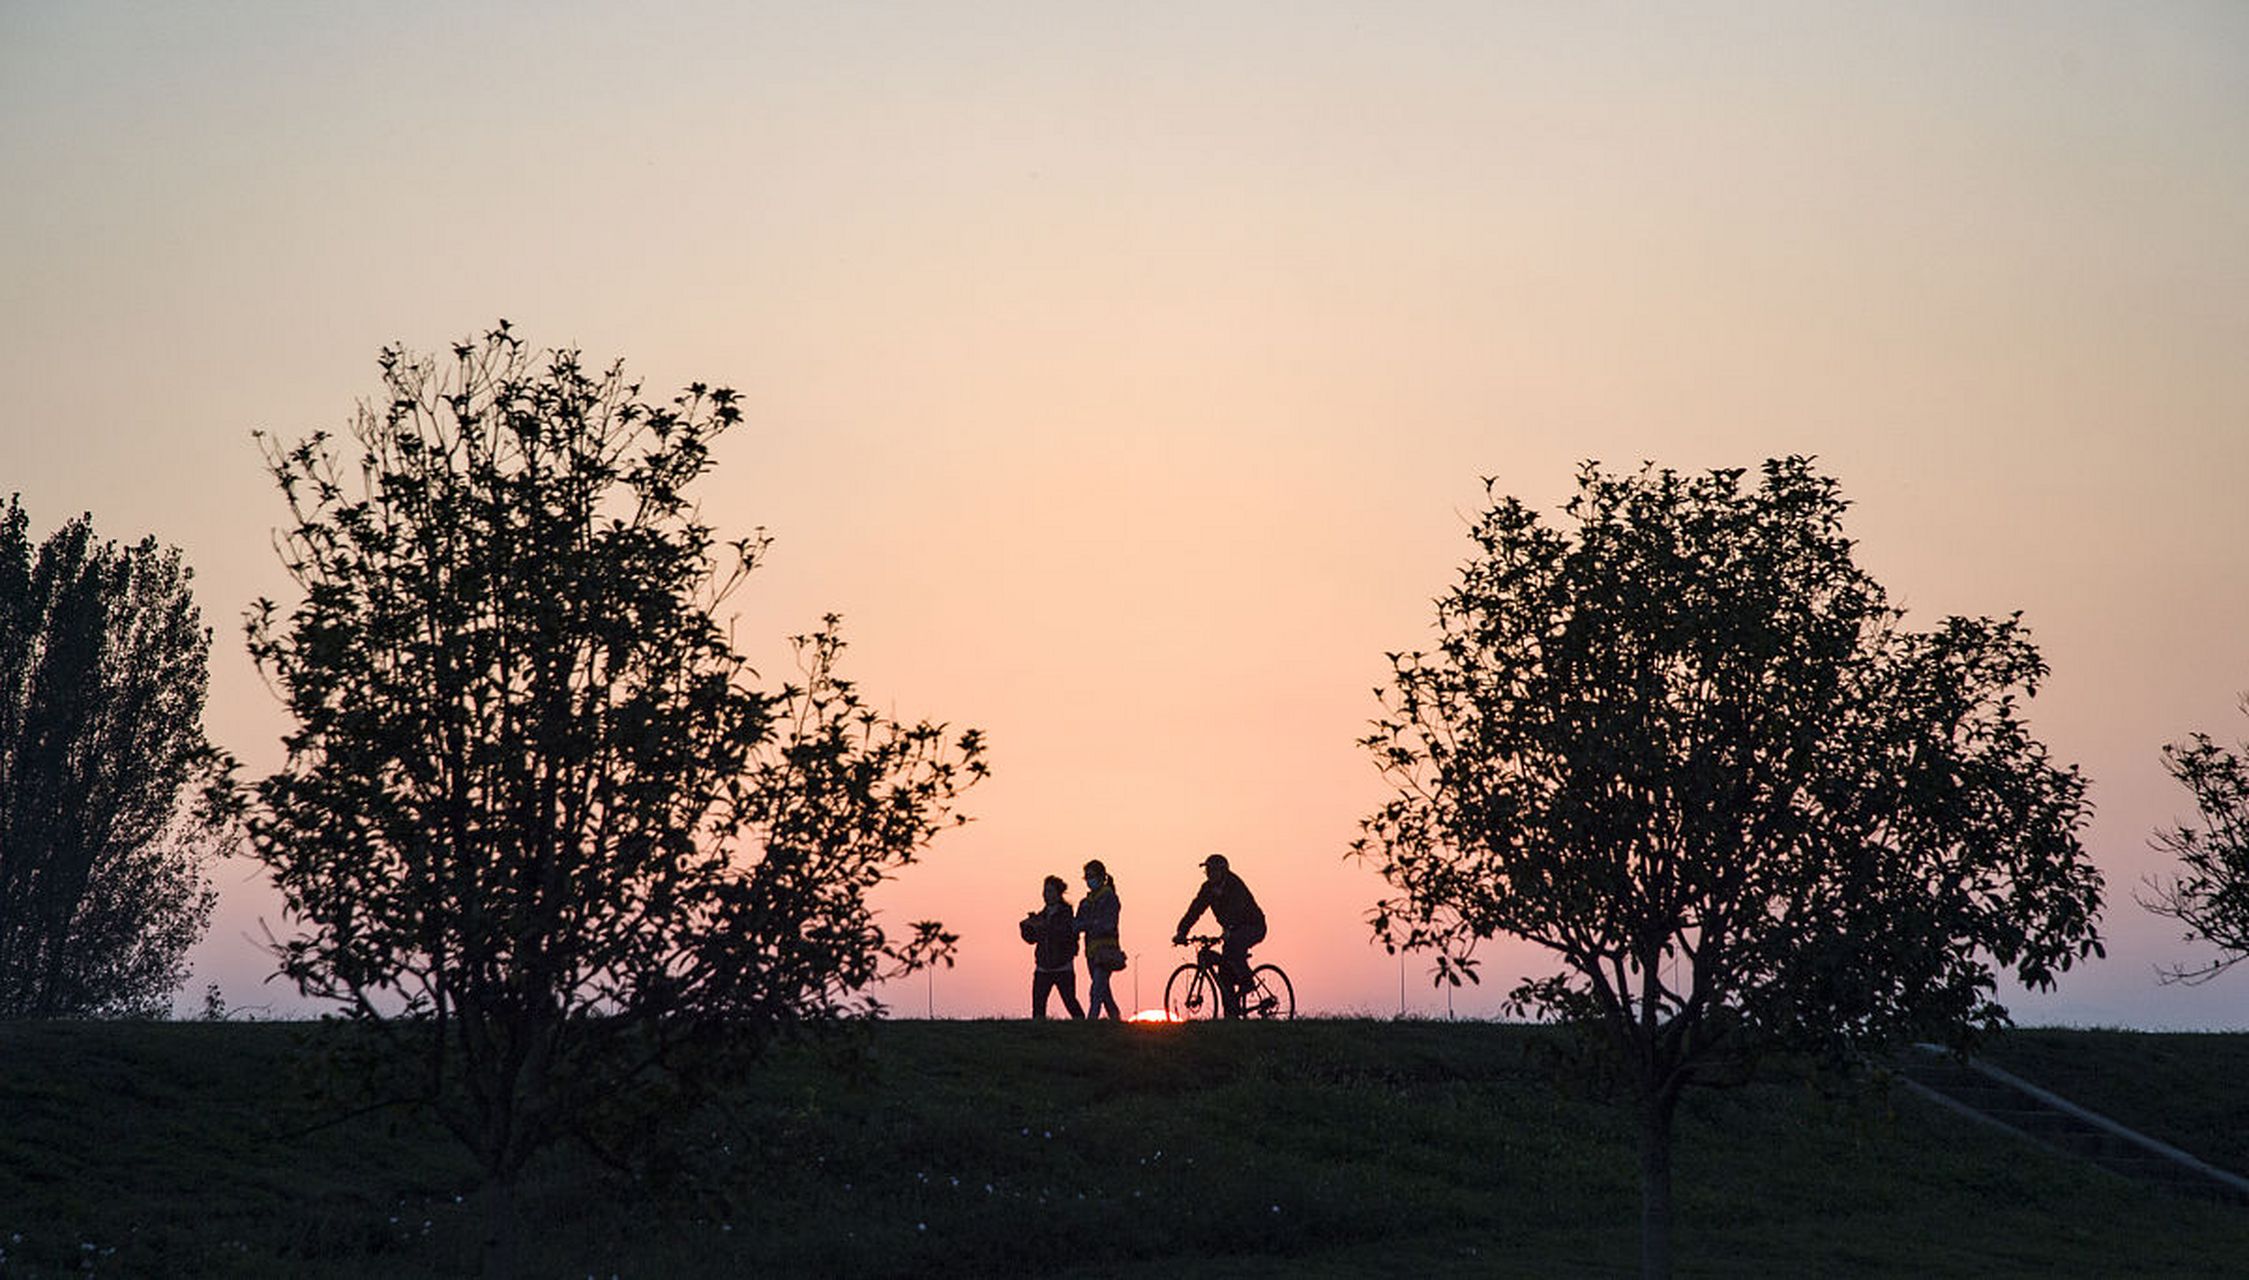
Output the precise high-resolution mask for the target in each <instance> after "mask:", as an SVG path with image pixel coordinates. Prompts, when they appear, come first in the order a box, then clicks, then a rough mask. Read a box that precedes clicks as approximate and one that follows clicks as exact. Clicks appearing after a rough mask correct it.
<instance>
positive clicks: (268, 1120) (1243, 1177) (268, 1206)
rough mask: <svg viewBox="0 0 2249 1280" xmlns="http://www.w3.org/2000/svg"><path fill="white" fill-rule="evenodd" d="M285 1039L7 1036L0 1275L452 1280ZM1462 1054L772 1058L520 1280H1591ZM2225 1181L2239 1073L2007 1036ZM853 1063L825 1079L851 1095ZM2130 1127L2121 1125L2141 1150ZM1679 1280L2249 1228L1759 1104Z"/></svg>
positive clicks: (1540, 1063) (1341, 1045)
mask: <svg viewBox="0 0 2249 1280" xmlns="http://www.w3.org/2000/svg"><path fill="white" fill-rule="evenodd" d="M320 1034H321V1032H320V1031H319V1030H318V1029H317V1028H308V1027H303V1026H289V1025H279V1024H198V1023H178V1024H138V1025H135V1024H91V1023H61V1024H28V1025H7V1026H0V1250H5V1259H4V1260H0V1273H4V1274H6V1275H8V1276H35V1275H78V1276H82V1275H87V1274H94V1275H120V1276H123V1275H161V1276H174V1275H180V1276H196V1275H202V1276H299V1275H344V1276H394V1275H408V1276H411V1275H454V1274H463V1273H469V1272H473V1270H474V1268H475V1265H476V1259H477V1252H478V1242H479V1239H480V1236H481V1232H480V1227H481V1218H480V1216H479V1215H478V1213H477V1212H476V1210H475V1205H474V1200H475V1188H474V1179H473V1175H472V1172H471V1170H470V1168H469V1167H468V1165H467V1162H466V1161H465V1160H464V1159H463V1158H462V1157H461V1156H460V1155H458V1154H457V1153H456V1152H455V1150H454V1149H453V1148H452V1146H451V1145H450V1142H449V1140H447V1139H446V1138H445V1137H444V1136H443V1135H441V1134H439V1133H437V1132H435V1131H434V1130H433V1129H432V1128H430V1127H429V1126H428V1125H427V1124H426V1123H424V1122H422V1121H420V1120H418V1119H415V1118H412V1117H402V1116H401V1117H382V1116H370V1117H362V1118H359V1119H355V1120H350V1121H347V1122H342V1123H324V1122H326V1121H329V1120H330V1119H331V1117H330V1116H329V1115H328V1114H327V1113H326V1112H325V1111H324V1110H323V1109H322V1105H321V1104H320V1103H318V1102H317V1101H315V1100H314V1099H315V1095H316V1091H313V1090H311V1089H310V1088H309V1086H308V1083H307V1082H306V1080H305V1079H304V1078H303V1076H302V1073H301V1071H300V1069H299V1068H298V1067H297V1066H296V1065H295V1063H296V1061H297V1060H298V1056H299V1055H298V1054H297V1052H296V1046H297V1042H299V1041H300V1040H302V1039H304V1038H305V1037H308V1036H318V1035H320ZM1553 1047H1554V1041H1553V1040H1552V1038H1551V1037H1549V1036H1547V1035H1546V1034H1545V1033H1542V1032H1539V1031H1536V1030H1533V1029H1526V1028H1520V1027H1504V1026H1494V1025H1490V1024H1472V1023H1460V1024H1445V1023H1412V1022H1408V1023H1390V1022H1374V1021H1334V1022H1328V1021H1312V1022H1299V1023H1295V1024H1286V1025H1274V1026H1241V1027H1235V1026H1193V1027H1168V1028H1144V1027H1135V1026H1114V1025H1098V1026H1093V1025H1082V1024H1068V1023H1052V1024H1046V1025H1034V1024H1029V1023H975V1022H959V1023H944V1022H941V1023H918V1022H901V1023H888V1024H883V1025H880V1026H877V1027H875V1028H873V1029H872V1032H871V1034H870V1035H869V1036H868V1038H867V1040H866V1043H865V1055H864V1057H863V1059H861V1060H860V1061H859V1064H858V1066H857V1067H856V1068H852V1069H845V1068H844V1067H842V1066H839V1065H838V1061H837V1059H836V1058H835V1056H834V1055H833V1054H830V1053H822V1052H814V1051H810V1050H792V1051H789V1052H786V1053H783V1054H781V1055H780V1056H779V1057H777V1058H776V1059H775V1060H774V1061H773V1062H772V1063H771V1065H770V1068H769V1069H768V1070H766V1071H763V1072H761V1073H759V1074H758V1075H757V1076H755V1077H753V1078H751V1079H747V1080H744V1081H742V1082H739V1084H738V1086H737V1087H735V1088H733V1089H732V1090H730V1092H729V1096H728V1098H727V1100H726V1101H727V1106H726V1108H725V1112H724V1113H723V1114H720V1113H708V1114H699V1115H698V1116H696V1117H694V1118H692V1120H690V1119H689V1118H684V1117H683V1118H682V1119H681V1121H680V1123H679V1125H678V1127H677V1132H675V1133H673V1134H671V1135H668V1136H667V1137H666V1139H665V1140H666V1142H667V1143H668V1144H670V1145H672V1146H676V1148H677V1149H678V1151H679V1153H680V1155H681V1158H682V1159H683V1160H684V1161H685V1162H686V1164H687V1165H689V1166H691V1167H693V1168H694V1169H696V1170H697V1171H698V1172H697V1176H696V1177H695V1178H694V1179H692V1181H681V1180H676V1179H675V1180H667V1181H663V1182H651V1181H642V1182H633V1181H629V1180H624V1179H621V1178H619V1177H618V1176H616V1175H614V1174H611V1173H609V1172H607V1171H606V1170H605V1169H604V1168H602V1167H601V1166H598V1165H595V1164H594V1163H592V1162H591V1161H589V1160H587V1159H585V1158H583V1157H581V1156H578V1155H575V1154H572V1153H570V1152H562V1153H558V1154H557V1155H556V1156H555V1157H554V1158H552V1159H549V1160H548V1161H546V1162H545V1163H544V1164H543V1165H541V1166H539V1167H538V1168H537V1169H536V1170H535V1171H534V1173H533V1175H532V1176H531V1177H530V1178H529V1180H528V1183H527V1185H526V1187H525V1189H524V1193H523V1197H522V1209H523V1215H524V1231H523V1240H522V1250H523V1252H522V1263H523V1271H524V1273H525V1274H527V1275H538V1276H584V1275H598V1276H610V1275H618V1276H674V1275H689V1276H694V1275H709V1276H720V1275H725V1276H794V1275H806V1276H839V1277H841V1276H848V1277H853V1278H854V1280H858V1278H862V1277H890V1276H900V1277H903V1276H1010V1275H1057V1276H1063V1275H1066V1276H1104V1277H1150V1278H1153V1277H1159V1276H1164V1277H1169V1276H1214V1277H1250V1276H1259V1277H1281V1276H1288V1277H1298V1276H1401V1277H1404V1276H1451V1275H1459V1276H1610V1275H1623V1274H1630V1273H1631V1272H1632V1271H1633V1270H1634V1269H1635V1266H1636V1260H1637V1247H1638V1244H1637V1230H1638V1225H1637V1212H1638V1188H1637V1183H1636V1180H1635V1172H1634V1171H1635V1168H1636V1165H1635V1154H1634V1147H1633V1136H1632V1134H1633V1130H1632V1125H1631V1120H1630V1116H1629V1115H1628V1114H1627V1113H1626V1112H1625V1111H1624V1110H1623V1109H1622V1107H1621V1106H1619V1105H1615V1104H1612V1103H1608V1102H1605V1101H1603V1100H1602V1099H1601V1098H1599V1097H1598V1096H1597V1093H1596V1091H1594V1090H1591V1089H1588V1088H1586V1087H1584V1084H1583V1082H1582V1080H1580V1079H1578V1078H1576V1077H1575V1075H1574V1073H1572V1072H1570V1071H1569V1070H1568V1069H1566V1068H1559V1069H1558V1068H1557V1066H1556V1058H1555V1055H1554V1053H1553V1052H1552V1049H1553ZM1992 1056H1993V1058H1994V1060H1996V1061H2000V1062H2002V1063H2003V1064H2005V1065H2007V1066H2008V1067H2009V1068H2010V1069H2013V1070H2015V1071H2017V1072H2018V1073H2019V1074H2023V1075H2026V1076H2029V1077H2030V1078H2032V1079H2034V1080H2040V1081H2041V1082H2043V1083H2046V1084H2048V1085H2049V1086H2050V1087H2052V1088H2055V1089H2056V1090H2057V1091H2059V1092H2062V1093H2064V1094H2065V1095H2069V1096H2075V1097H2079V1098H2080V1099H2081V1100H2083V1101H2086V1102H2088V1103H2089V1104H2091V1105H2094V1106H2096V1107H2104V1108H2106V1109H2110V1110H2112V1111H2114V1112H2115V1113H2116V1114H2118V1115H2119V1116H2120V1117H2123V1118H2126V1119H2127V1120H2129V1121H2131V1122H2134V1123H2137V1124H2140V1125H2142V1126H2143V1127H2145V1128H2147V1129H2149V1130H2150V1131H2152V1132H2154V1133H2155V1134H2156V1135H2157V1136H2159V1137H2163V1138H2165V1139H2166V1140H2168V1141H2171V1142H2173V1143H2175V1144H2177V1145H2180V1146H2183V1147H2186V1148H2188V1149H2190V1150H2194V1151H2196V1152H2197V1153H2198V1154H2200V1155H2203V1156H2204V1157H2205V1158H2208V1159H2211V1160H2213V1161H2215V1162H2218V1163H2220V1164H2225V1165H2228V1166H2229V1167H2233V1168H2236V1169H2240V1168H2241V1167H2242V1165H2243V1163H2244V1160H2243V1158H2242V1157H2243V1155H2244V1154H2245V1148H2244V1130H2245V1129H2249V1125H2244V1124H2243V1123H2242V1122H2243V1120H2244V1118H2245V1117H2244V1114H2243V1108H2242V1103H2241V1099H2242V1096H2243V1094H2242V1090H2241V1087H2240V1081H2241V1080H2242V1079H2243V1078H2244V1070H2245V1068H2249V1037H2245V1036H2233V1035H2225V1036H2220V1035H2209V1036H2150V1035H2139V1034H2133V1033H2121V1032H2097V1033H2096V1032H2046V1031H2036V1032H2018V1033H2015V1034H2014V1035H2012V1036H2010V1037H2009V1038H2007V1039H2006V1040H2005V1041H2004V1042H2003V1043H2001V1044H2000V1045H1998V1046H1996V1047H1995V1048H1994V1050H1993V1054H1992ZM846 1061H848V1059H847V1060H846ZM2135 1105H2136V1106H2137V1109H2136V1110H2135ZM1676 1167H1677V1179H1678V1207H1679V1221H1678V1226H1677V1243H1678V1252H1679V1264H1680V1266H1679V1269H1680V1272H1681V1274H1683V1275H1692V1276H1743V1275H1782V1276H1808V1275H1825V1276H1835V1275H1895V1276H1929V1275H1959V1276H2050V1275H2087V1276H2116V1275H2147V1276H2194V1275H2208V1276H2228V1275H2231V1276H2238V1275H2241V1274H2244V1272H2245V1271H2249V1263H2245V1262H2244V1260H2245V1259H2249V1211H2245V1210H2241V1209H2235V1208H2227V1207H2223V1206H2219V1205H2214V1204H2207V1203H2202V1202H2198V1201H2192V1200H2185V1199H2180V1198H2176V1197H2174V1196H2171V1195H2168V1194H2165V1193H2163V1192H2159V1191H2154V1190H2150V1189H2144V1188H2142V1187H2139V1186H2137V1185H2135V1184H2130V1183H2126V1182H2122V1181H2120V1180H2118V1179H2116V1178H2113V1177H2111V1176H2109V1175H2107V1174H2104V1173H2101V1172H2099V1171H2097V1170H2094V1169H2092V1168H2089V1167H2086V1166H2082V1165H2079V1164H2075V1163H2073V1162H2071V1161H2069V1160H2066V1159H2064V1158H2062V1157H2058V1156H2051V1155H2048V1154H2046V1153H2045V1152H2043V1151H2042V1150H2041V1149H2038V1148H2035V1147H2031V1146H2028V1145H2026V1144H2023V1143H2020V1142H2017V1141H2014V1140H2012V1139H2009V1138H2008V1137H2006V1136H2004V1135H2000V1134H1995V1133H1991V1132H1988V1131H1986V1130H1984V1129H1982V1128H1981V1127H1980V1126H1973V1125H1970V1124H1967V1123H1966V1122H1963V1121H1959V1120H1956V1119H1953V1118H1951V1117H1950V1116H1948V1115H1947V1114H1945V1113H1943V1112H1940V1111H1937V1110H1935V1109H1933V1108H1929V1107H1925V1106H1922V1105H1920V1104H1918V1103H1916V1102H1915V1101H1914V1100H1912V1099H1911V1098H1908V1097H1905V1096H1903V1095H1902V1094H1899V1095H1884V1094H1880V1093H1876V1094H1871V1095H1867V1096H1864V1097H1861V1098H1858V1099H1856V1100H1839V1099H1837V1098H1834V1097H1831V1096H1827V1095H1824V1094H1822V1093H1821V1092H1819V1091H1818V1090H1815V1089H1813V1088H1811V1087H1809V1086H1808V1085H1807V1084H1805V1083H1803V1082H1801V1081H1799V1080H1793V1079H1791V1078H1790V1077H1788V1076H1787V1075H1786V1074H1785V1073H1782V1074H1776V1076H1775V1078H1773V1079H1772V1080H1770V1081H1768V1082H1764V1083H1759V1084H1755V1085H1751V1086H1749V1087H1746V1088H1742V1089H1737V1090H1731V1091H1727V1092H1723V1093H1706V1094H1702V1095H1699V1096H1693V1097H1692V1098H1691V1100H1690V1102H1689V1104H1688V1106H1687V1108H1686V1111H1685V1114H1684V1115H1683V1117H1682V1120H1681V1124H1680V1128H1679V1148H1678V1154H1677V1158H1676Z"/></svg>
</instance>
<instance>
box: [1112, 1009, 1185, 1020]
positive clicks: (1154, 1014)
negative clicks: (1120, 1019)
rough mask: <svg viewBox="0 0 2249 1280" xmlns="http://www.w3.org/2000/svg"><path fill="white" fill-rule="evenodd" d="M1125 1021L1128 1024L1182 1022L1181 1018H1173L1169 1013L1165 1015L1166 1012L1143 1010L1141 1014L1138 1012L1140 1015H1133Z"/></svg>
mask: <svg viewBox="0 0 2249 1280" xmlns="http://www.w3.org/2000/svg"><path fill="white" fill-rule="evenodd" d="M1125 1021H1127V1022H1179V1021H1181V1019H1179V1018H1174V1017H1172V1016H1171V1015H1170V1014H1168V1013H1165V1012H1164V1011H1163V1010H1161V1009H1142V1010H1141V1011H1140V1012H1138V1013H1136V1014H1134V1015H1132V1016H1131V1017H1129V1018H1127V1019H1125Z"/></svg>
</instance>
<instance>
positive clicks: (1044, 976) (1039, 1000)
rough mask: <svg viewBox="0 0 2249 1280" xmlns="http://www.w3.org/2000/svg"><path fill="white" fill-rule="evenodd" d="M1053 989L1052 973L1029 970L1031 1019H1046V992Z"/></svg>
mask: <svg viewBox="0 0 2249 1280" xmlns="http://www.w3.org/2000/svg"><path fill="white" fill-rule="evenodd" d="M1052 990H1054V975H1053V974H1051V973H1047V972H1045V971H1043V970H1039V969H1033V970H1032V971H1031V1021H1033V1022H1044V1021H1046V994H1047V992H1049V991H1052Z"/></svg>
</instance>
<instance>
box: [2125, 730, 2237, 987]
mask: <svg viewBox="0 0 2249 1280" xmlns="http://www.w3.org/2000/svg"><path fill="white" fill-rule="evenodd" d="M2241 709H2242V711H2243V712H2244V713H2249V698H2244V699H2243V700H2242V704H2241ZM2163 763H2164V767H2165V768H2166V769H2168V770H2169V771H2170V774H2171V776H2172V777H2173V778H2175V779H2177V780H2178V782H2179V785H2180V786H2183V787H2185V788H2186V789H2187V794H2188V795H2189V796H2191V797H2193V799H2194V806H2195V810H2196V815H2197V819H2198V821H2197V822H2196V823H2195V824H2192V825H2189V824H2186V823H2182V824H2180V825H2178V826H2175V827H2172V828H2171V829H2169V830H2167V831H2159V832H2157V833H2156V836H2155V844H2156V847H2157V848H2159V849H2162V850H2164V851H2165V852H2167V853H2170V854H2172V855H2173V856H2174V857H2176V858H2177V859H2178V861H2179V868H2180V869H2179V870H2178V871H2177V872H2175V873H2173V874H2171V875H2167V876H2160V877H2151V878H2150V880H2149V882H2148V884H2147V886H2146V888H2147V892H2146V893H2145V894H2144V895H2142V897H2141V898H2140V904H2141V905H2142V906H2144V907H2146V908H2147V909H2148V910H2150V911H2153V912H2155V913H2156V914H2157V915H2161V916H2168V917H2170V918H2171V919H2173V920H2176V921H2178V922H2179V923H2181V924H2183V925H2185V926H2186V940H2187V941H2188V942H2208V943H2211V944H2214V945H2215V946H2216V947H2217V948H2218V955H2217V957H2216V958H2215V959H2212V960H2207V961H2204V962H2203V963H2201V964H2191V965H2176V966H2173V967H2172V968H2170V969H2169V970H2166V971H2165V973H2164V975H2163V976H2164V979H2165V981H2169V982H2184V983H2188V984H2194V983H2201V982H2207V981H2209V980H2210V979H2212V978H2215V977H2217V976H2218V975H2219V974H2221V973H2224V972H2225V971H2226V970H2228V969H2230V968H2232V967H2233V966H2235V965H2237V964H2239V963H2241V962H2242V961H2243V960H2249V742H2244V743H2242V744H2241V746H2240V747H2239V748H2238V749H2236V748H2231V747H2226V746H2222V745H2220V744H2219V743H2218V742H2216V741H2215V740H2214V739H2212V738H2211V737H2210V735H2209V734H2206V733H2197V734H2194V735H2193V736H2192V737H2190V738H2188V739H2187V740H2186V741H2185V742H2174V743H2171V744H2169V745H2168V746H2165V747H2164V748H2163Z"/></svg>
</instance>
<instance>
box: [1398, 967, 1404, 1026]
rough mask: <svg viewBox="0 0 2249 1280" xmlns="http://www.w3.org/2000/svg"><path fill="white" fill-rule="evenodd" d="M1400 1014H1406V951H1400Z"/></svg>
mask: <svg viewBox="0 0 2249 1280" xmlns="http://www.w3.org/2000/svg"><path fill="white" fill-rule="evenodd" d="M1398 1016H1399V1017H1401V1018H1403V1017H1405V1016H1406V953H1405V952H1403V951H1401V952H1399V953H1398Z"/></svg>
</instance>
